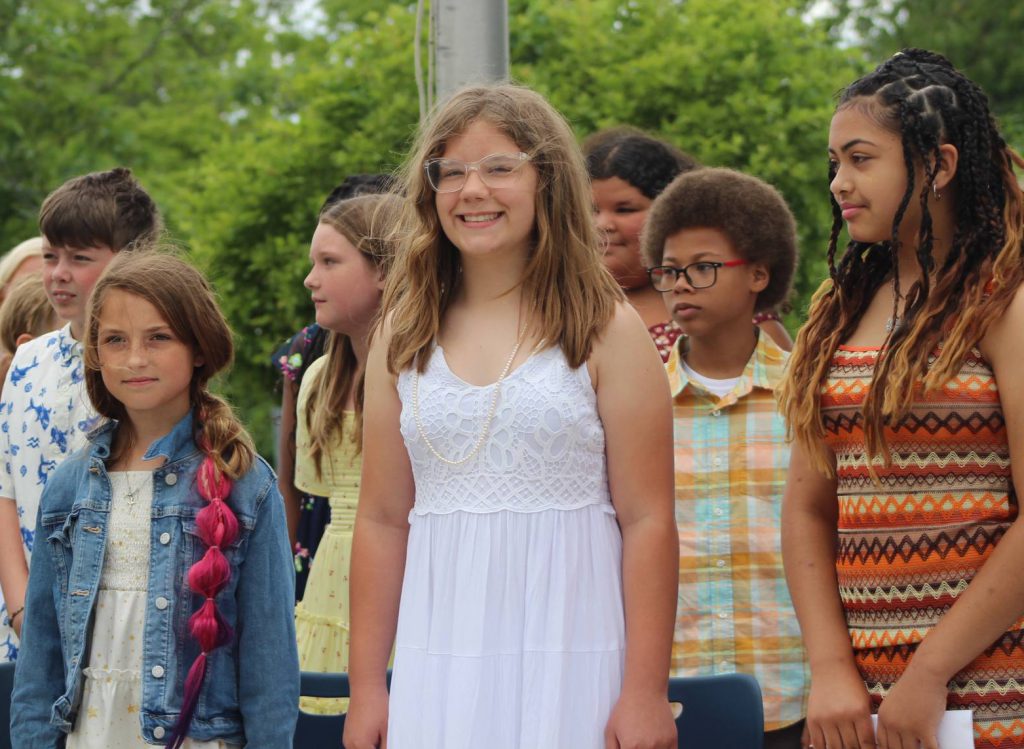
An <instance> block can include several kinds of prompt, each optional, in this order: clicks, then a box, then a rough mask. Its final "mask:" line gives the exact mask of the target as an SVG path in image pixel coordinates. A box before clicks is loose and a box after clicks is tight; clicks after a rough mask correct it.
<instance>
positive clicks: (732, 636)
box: [643, 169, 809, 749]
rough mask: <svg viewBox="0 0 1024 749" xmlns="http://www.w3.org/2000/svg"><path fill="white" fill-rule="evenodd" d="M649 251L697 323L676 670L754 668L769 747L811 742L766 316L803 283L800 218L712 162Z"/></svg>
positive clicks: (685, 320) (778, 368)
mask: <svg viewBox="0 0 1024 749" xmlns="http://www.w3.org/2000/svg"><path fill="white" fill-rule="evenodd" d="M643 252H644V255H645V259H646V261H647V264H648V266H649V270H648V275H649V276H650V279H651V284H652V285H653V286H654V288H655V289H657V290H658V291H660V292H661V293H662V297H663V299H664V301H665V306H666V307H667V308H668V311H669V313H670V314H671V315H672V319H673V320H675V322H676V323H677V324H678V325H679V327H680V328H682V330H683V336H682V337H681V338H680V339H679V340H678V341H677V342H676V346H675V348H674V349H673V351H672V353H671V356H670V357H669V360H668V363H667V364H666V367H667V369H668V375H669V382H670V384H671V387H672V396H673V425H674V426H673V428H674V434H675V491H676V523H677V525H678V528H679V541H680V559H679V599H678V609H677V612H676V631H675V637H674V639H673V644H672V675H673V676H696V675H710V674H716V673H734V672H741V673H748V674H751V675H753V676H754V677H756V678H757V680H758V682H759V683H760V685H761V691H762V695H763V698H764V718H765V729H766V733H765V744H764V746H765V749H781V748H783V747H785V748H786V749H798V748H799V747H800V735H801V732H802V730H803V719H804V716H805V715H806V698H807V691H808V687H809V678H808V672H807V664H806V658H805V655H804V651H803V645H802V640H801V637H800V629H799V627H798V625H797V621H796V616H795V614H794V613H793V604H792V602H791V601H790V598H789V592H788V590H787V588H786V580H785V576H784V574H783V568H782V551H781V539H780V528H781V526H780V522H781V520H780V513H781V509H782V492H783V487H784V484H785V474H786V467H787V465H788V464H789V448H788V446H787V444H786V439H785V425H784V424H783V420H782V417H781V415H780V414H779V411H778V407H777V405H776V402H775V393H774V391H775V388H776V387H777V386H778V385H779V384H780V382H781V379H782V373H783V368H784V366H785V363H786V359H787V356H788V355H787V354H786V352H785V351H783V350H782V349H781V348H780V347H779V346H778V345H777V344H776V343H775V342H774V341H773V340H772V339H771V337H770V336H768V335H765V334H763V333H759V331H758V328H757V326H756V325H754V323H753V322H752V318H753V316H754V313H755V312H758V311H761V310H766V309H772V308H774V307H776V306H777V305H779V304H780V303H782V302H784V301H785V300H786V297H787V295H788V294H789V289H790V284H791V283H792V279H793V272H794V270H795V267H796V260H797V245H796V224H795V222H794V220H793V216H792V214H791V213H790V211H789V208H788V207H787V206H786V203H785V201H784V200H783V199H782V196H781V195H779V193H778V192H777V191H776V190H775V189H774V188H772V187H771V186H770V185H767V184H765V183H764V182H762V181H761V180H758V179H756V178H754V177H750V176H747V175H744V174H740V173H739V172H734V171H731V170H729V169H701V170H697V171H693V172H688V173H686V174H683V175H681V176H679V177H678V178H676V179H675V180H674V181H673V182H672V183H671V184H670V185H669V186H668V187H667V188H665V191H664V192H663V193H662V194H661V195H660V196H659V197H658V199H657V200H655V202H654V205H653V206H652V207H651V209H650V214H649V216H648V219H647V226H646V230H645V235H644V245H643Z"/></svg>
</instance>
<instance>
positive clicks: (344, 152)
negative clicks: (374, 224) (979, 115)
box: [0, 0, 1024, 455]
mask: <svg viewBox="0 0 1024 749" xmlns="http://www.w3.org/2000/svg"><path fill="white" fill-rule="evenodd" d="M509 14H510V18H509V22H510V43H511V44H510V49H511V66H512V76H513V78H514V79H516V80H518V81H520V82H523V83H526V84H528V85H530V86H532V87H534V88H536V89H537V90H538V91H540V92H541V93H543V94H544V95H545V96H547V97H548V98H549V99H550V100H551V101H552V102H553V103H554V104H555V106H557V107H558V108H559V109H560V110H561V111H562V112H563V113H564V114H565V115H566V116H567V117H568V119H569V120H570V122H571V123H572V124H573V126H574V128H575V129H576V132H577V134H578V135H579V137H580V138H581V139H582V138H583V137H585V136H586V135H587V134H589V133H591V132H593V131H595V130H597V129H600V128H603V127H606V126H610V125H618V124H631V125H635V126H638V127H641V128H643V129H645V130H648V131H650V132H652V133H654V134H656V135H659V136H662V137H664V138H667V139H669V140H671V141H672V142H674V143H676V144H677V145H679V146H680V147H681V148H683V149H684V150H686V151H688V152H689V153H691V154H693V155H694V156H696V157H697V158H698V159H699V160H701V161H702V162H703V163H705V164H709V165H719V166H729V167H733V168H736V169H741V170H743V171H746V172H749V173H751V174H755V175H757V176H759V177H761V178H762V179H765V180H767V181H768V182H771V183H772V184H774V185H775V186H776V187H778V188H779V190H780V191H781V192H782V193H783V195H784V196H785V197H786V199H787V200H788V202H789V204H790V206H791V207H792V209H793V212H794V214H795V215H796V217H797V220H798V222H799V226H800V239H801V251H802V262H801V265H800V270H799V274H798V278H797V283H796V293H795V294H794V298H793V305H792V307H793V309H792V311H791V312H790V314H789V315H788V317H787V323H788V324H789V325H790V327H791V328H792V329H794V330H795V328H796V327H797V326H798V325H799V324H800V322H801V320H802V315H803V313H804V311H805V308H806V302H807V299H808V296H809V294H810V292H811V291H812V290H813V289H814V288H815V287H816V286H817V284H818V283H819V281H820V279H821V278H822V277H823V276H824V273H825V266H824V252H823V250H824V245H825V238H826V232H827V228H828V224H829V216H828V208H827V200H826V193H825V190H826V189H827V188H826V157H825V153H824V151H825V142H826V138H827V129H828V122H829V117H830V115H831V111H832V107H833V101H834V95H835V93H836V92H837V91H838V90H839V89H841V88H842V87H843V86H844V85H845V84H847V83H848V82H850V81H851V80H853V78H855V77H856V76H857V75H860V74H862V73H864V72H866V71H867V70H869V69H871V67H873V66H874V65H875V64H876V63H877V62H878V61H879V60H881V59H883V58H884V57H886V56H888V55H889V54H891V53H892V52H894V51H895V50H897V49H899V48H900V47H903V46H909V45H914V46H923V47H929V48H932V49H936V50H938V51H941V52H944V53H945V54H947V55H948V56H949V57H950V58H951V59H952V60H953V61H954V62H955V63H956V64H958V65H959V66H960V67H962V68H963V69H964V70H965V71H966V72H967V73H968V74H969V75H971V76H972V77H974V78H975V79H976V80H978V81H979V82H980V83H981V84H982V86H983V87H984V88H985V89H986V91H987V92H988V93H989V95H990V97H991V99H992V103H993V109H994V111H995V112H996V113H997V115H998V116H999V117H1000V119H1001V121H1002V123H1003V126H1004V129H1005V130H1006V132H1007V134H1008V136H1009V139H1010V141H1011V142H1012V143H1017V144H1018V145H1019V144H1020V143H1021V140H1022V139H1024V57H1022V56H1020V55H1018V54H1016V47H1017V42H1018V40H1019V39H1020V38H1022V34H1024V4H1019V3H1006V4H1004V3H979V2H971V1H970V0H835V1H832V2H829V1H823V0H814V1H813V2H812V1H810V0H805V1H803V2H801V1H800V0H573V2H565V1H564V0H509ZM953 19H955V23H954V22H953ZM415 28H416V27H415V3H409V2H391V3H388V2H384V1H383V0H319V2H316V1H315V0H88V1H87V2H83V1H82V0H0V248H3V247H9V246H13V245H14V244H16V243H17V242H18V241H20V240H22V239H24V238H26V237H28V236H31V235H32V234H34V233H35V231H36V214H37V211H38V207H39V204H40V202H41V201H42V199H43V198H44V197H45V195H46V194H47V193H48V192H49V191H50V190H52V189H53V188H54V187H56V186H57V185H59V184H60V183H61V182H63V181H64V180H65V179H67V178H69V177H71V176H74V175H76V174H81V173H84V172H88V171H94V170H97V169H106V168H110V167H112V166H115V165H119V164H123V165H128V166H130V167H131V168H132V169H133V170H134V171H135V173H136V174H137V175H138V177H139V178H140V180H141V181H142V183H143V184H144V185H145V186H146V187H147V188H148V189H149V190H150V191H151V192H152V193H153V195H154V197H155V198H156V200H157V202H158V203H159V204H160V206H161V208H162V210H163V212H164V214H165V218H166V221H167V224H168V227H169V230H170V233H171V236H172V238H173V239H174V240H175V241H176V242H177V243H179V244H181V245H182V246H184V247H186V248H187V249H188V251H189V252H190V253H191V256H192V257H193V259H194V260H195V261H196V262H197V263H199V264H200V265H201V266H202V267H203V268H204V269H205V270H206V271H207V272H208V273H209V274H210V276H211V278H212V279H213V281H214V283H215V284H216V287H217V289H218V293H219V295H220V299H221V303H222V305H223V307H224V310H225V312H226V314H227V315H228V317H229V319H230V320H231V323H232V325H233V327H234V330H235V332H236V342H237V348H238V351H237V360H236V364H235V367H234V369H233V371H232V373H231V374H230V376H229V377H228V378H226V379H225V380H224V381H223V382H222V383H221V387H222V389H223V390H224V391H226V394H227V395H228V396H229V397H230V398H231V400H232V401H233V402H234V403H235V405H236V407H237V408H238V409H239V411H240V412H241V413H242V415H243V417H244V418H245V420H246V422H247V424H248V425H249V427H250V429H251V430H252V431H253V433H254V435H255V436H256V438H257V442H258V444H259V447H260V449H261V451H262V452H263V453H264V454H268V455H270V454H272V453H273V439H272V433H273V432H272V419H271V413H272V410H273V408H274V406H275V404H276V403H277V402H278V400H279V395H278V392H277V390H276V378H275V375H274V372H273V370H272V369H271V367H270V354H271V352H272V351H273V349H274V348H275V347H276V346H277V345H278V344H279V343H280V342H281V341H283V340H284V339H285V338H287V337H288V336H289V335H290V334H291V333H293V332H294V331H295V330H297V329H298V328H300V327H301V326H302V325H304V324H305V323H306V322H308V321H309V320H311V319H312V308H311V306H310V304H309V300H308V295H307V293H306V292H305V290H304V289H303V288H302V279H303V277H304V275H305V273H306V269H307V259H306V255H307V251H308V243H309V239H310V236H311V235H312V231H313V229H314V225H315V221H316V210H317V208H318V206H319V205H320V202H321V201H322V199H323V197H324V196H325V195H326V194H327V193H328V192H329V191H330V189H331V188H332V187H333V186H334V185H336V184H337V183H338V182H340V181H341V179H343V178H344V177H345V176H346V175H348V174H352V173H357V172H371V171H388V170H391V169H393V168H395V167H396V166H397V165H398V164H399V163H400V162H401V160H402V158H403V155H404V153H405V151H406V149H407V147H408V145H409V142H410V140H411V137H412V135H413V133H414V131H415V128H416V125H417V122H418V119H419V106H418V94H417V88H416V85H415V81H414V77H413V42H414V35H415ZM980 40H984V43H979V42H980Z"/></svg>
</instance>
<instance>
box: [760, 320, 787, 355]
mask: <svg viewBox="0 0 1024 749" xmlns="http://www.w3.org/2000/svg"><path fill="white" fill-rule="evenodd" d="M757 327H759V328H760V329H761V330H763V331H764V332H765V333H767V334H768V335H769V336H771V339H772V340H773V341H775V343H776V345H778V347H779V348H780V349H782V350H783V351H792V350H793V339H792V338H790V336H789V331H788V330H786V326H785V325H783V324H782V323H781V322H779V321H778V320H765V321H763V322H759V323H758V324H757Z"/></svg>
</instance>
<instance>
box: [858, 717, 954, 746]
mask: <svg viewBox="0 0 1024 749" xmlns="http://www.w3.org/2000/svg"><path fill="white" fill-rule="evenodd" d="M973 718H974V711H973V710H947V711H946V712H945V713H944V714H943V716H942V720H941V721H939V736H938V739H939V749H974V720H973ZM871 725H873V726H874V727H875V728H876V729H877V728H878V716H877V715H872V716H871Z"/></svg>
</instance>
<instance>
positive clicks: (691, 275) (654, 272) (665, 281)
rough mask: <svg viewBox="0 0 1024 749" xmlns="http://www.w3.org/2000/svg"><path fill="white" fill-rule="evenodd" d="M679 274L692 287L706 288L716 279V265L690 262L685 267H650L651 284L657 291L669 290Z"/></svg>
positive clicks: (713, 283) (712, 284)
mask: <svg viewBox="0 0 1024 749" xmlns="http://www.w3.org/2000/svg"><path fill="white" fill-rule="evenodd" d="M680 275H682V276H685V278H686V282H687V283H688V284H690V286H692V287H693V288H695V289H706V288H708V287H709V286H714V285H715V281H716V280H718V266H717V265H715V264H714V263H691V264H690V265H687V266H686V267H685V268H673V267H672V266H667V265H666V266H659V267H657V268H652V269H651V285H652V286H654V288H655V289H656V290H657V291H671V290H672V288H673V287H674V286H675V285H676V281H677V280H678V278H679V276H680Z"/></svg>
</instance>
